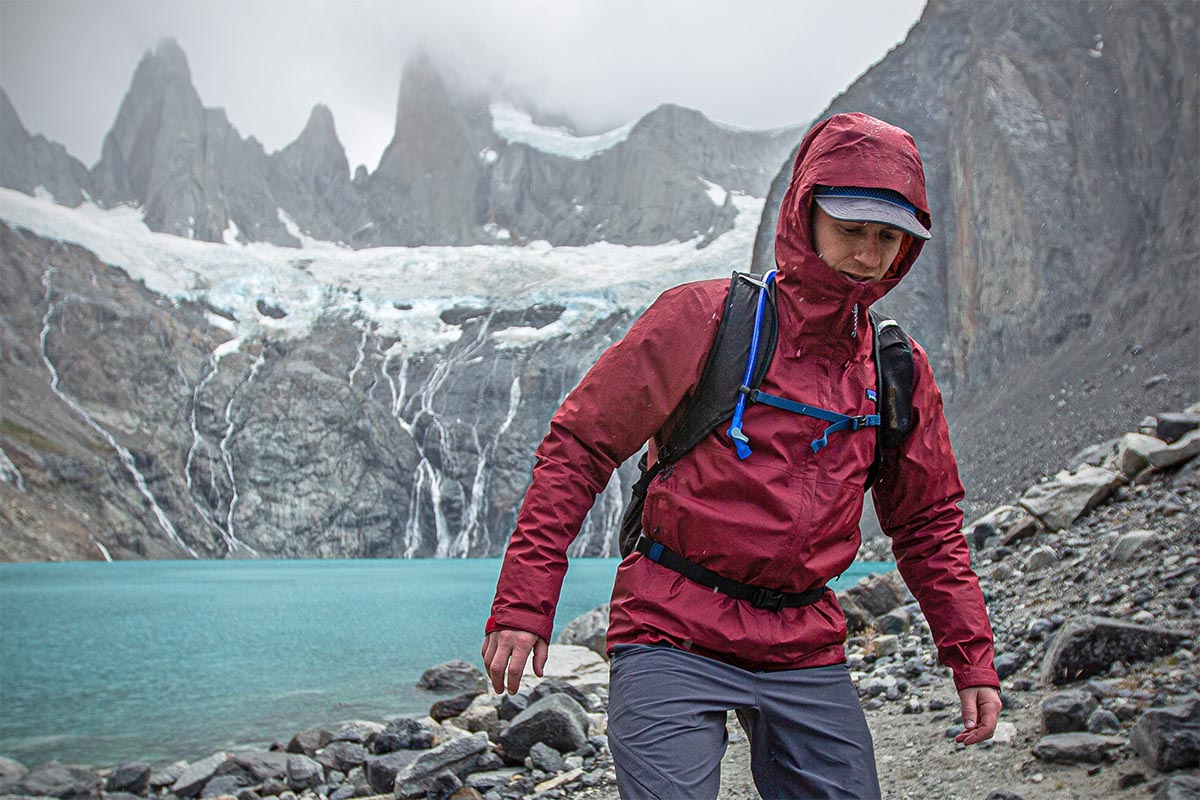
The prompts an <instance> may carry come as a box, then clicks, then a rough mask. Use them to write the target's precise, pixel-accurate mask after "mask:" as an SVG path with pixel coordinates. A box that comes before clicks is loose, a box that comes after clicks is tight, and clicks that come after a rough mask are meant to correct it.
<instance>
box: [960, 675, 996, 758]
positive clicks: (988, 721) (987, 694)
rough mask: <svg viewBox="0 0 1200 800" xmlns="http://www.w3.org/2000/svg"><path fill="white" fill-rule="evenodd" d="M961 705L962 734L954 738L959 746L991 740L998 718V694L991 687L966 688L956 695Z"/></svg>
mask: <svg viewBox="0 0 1200 800" xmlns="http://www.w3.org/2000/svg"><path fill="white" fill-rule="evenodd" d="M958 699H959V701H960V702H961V703H962V721H963V729H964V730H963V732H962V733H960V734H959V735H958V736H955V737H954V741H956V742H958V743H959V744H966V745H971V744H978V743H980V742H982V741H986V740H987V739H990V738H992V734H993V733H995V732H996V722H997V720H998V719H999V718H1000V708H1001V706H1002V705H1003V704H1002V703H1001V702H1000V692H998V691H996V690H995V689H993V688H992V687H991V686H968V687H967V688H966V689H963V690H962V691H960V692H959V693H958Z"/></svg>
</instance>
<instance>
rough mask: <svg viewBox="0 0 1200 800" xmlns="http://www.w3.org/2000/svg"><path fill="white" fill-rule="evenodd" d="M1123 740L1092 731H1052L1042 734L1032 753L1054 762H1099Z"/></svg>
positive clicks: (1118, 746) (1110, 756) (1123, 742)
mask: <svg viewBox="0 0 1200 800" xmlns="http://www.w3.org/2000/svg"><path fill="white" fill-rule="evenodd" d="M1124 744H1125V740H1124V739H1122V738H1120V737H1117V736H1098V735H1096V734H1094V733H1054V734H1050V735H1048V736H1043V737H1042V739H1041V741H1039V742H1038V743H1037V744H1036V745H1034V747H1033V755H1034V757H1035V758H1040V759H1041V760H1043V761H1048V762H1050V763H1054V764H1078V763H1089V764H1099V763H1100V762H1101V761H1104V760H1108V759H1111V758H1112V757H1113V756H1114V755H1115V754H1116V752H1117V751H1118V750H1120V748H1121V747H1123V746H1124Z"/></svg>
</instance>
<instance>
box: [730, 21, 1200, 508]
mask: <svg viewBox="0 0 1200 800" xmlns="http://www.w3.org/2000/svg"><path fill="white" fill-rule="evenodd" d="M1197 22H1198V21H1197V15H1196V12H1195V6H1194V4H1189V3H1187V2H1176V1H1175V0H1167V2H1152V3H1138V4H1132V5H1131V4H1121V3H1116V4H1112V3H1059V2H1055V0H1034V1H1032V2H1031V1H1027V0H1008V1H1006V2H994V3H986V4H979V3H975V2H971V0H931V2H929V3H928V4H927V5H926V7H925V11H924V13H923V14H922V17H921V19H920V21H918V22H917V24H916V25H915V26H914V27H913V28H912V29H911V30H910V31H909V34H908V37H907V39H906V40H905V41H904V42H903V43H902V44H900V45H899V46H897V47H896V48H895V49H893V50H892V51H891V52H890V53H889V54H888V55H887V57H886V58H884V59H883V60H881V61H880V62H879V63H878V64H876V65H875V66H874V67H872V68H871V69H870V70H869V71H868V72H867V73H866V74H864V75H863V76H862V77H861V78H859V80H858V81H856V82H855V83H854V84H853V85H851V86H850V87H849V88H848V89H847V90H846V91H845V92H844V93H843V94H842V95H840V96H839V97H837V98H836V99H834V101H833V102H832V103H831V104H830V106H829V107H828V108H827V109H826V110H825V111H824V112H823V113H822V114H821V115H820V116H821V117H826V116H828V115H831V114H834V113H837V112H843V111H863V112H867V113H870V114H874V115H876V116H879V117H881V118H883V119H886V120H888V121H889V122H892V123H895V124H897V125H900V126H901V127H903V128H905V129H906V130H908V131H910V132H911V133H912V134H913V136H914V138H915V140H916V142H917V145H918V147H919V148H920V149H921V153H922V157H923V161H924V164H925V168H926V173H927V177H928V190H929V199H930V204H931V207H932V214H933V222H934V226H933V239H932V241H930V242H929V243H928V244H926V246H925V248H924V250H923V252H922V255H921V259H920V261H918V263H917V266H916V268H915V269H914V271H913V273H912V274H911V275H909V276H908V277H907V278H906V280H905V281H904V283H903V284H901V286H900V287H899V288H898V289H897V290H896V291H895V292H893V293H892V294H890V295H889V296H888V297H887V298H886V299H885V301H884V302H883V304H882V305H883V306H885V307H886V309H887V311H888V312H889V313H890V314H891V315H892V316H894V317H895V318H896V319H897V320H899V321H900V322H901V323H902V324H903V325H904V326H905V329H906V330H907V331H908V332H909V333H910V334H912V335H913V336H914V337H915V338H916V339H917V340H918V341H919V342H920V343H921V344H922V345H923V346H924V347H925V348H926V349H927V350H928V352H929V354H930V357H931V360H932V362H933V364H934V368H935V371H936V372H937V374H938V378H939V382H940V384H941V386H942V389H943V391H945V392H946V394H947V396H948V413H949V415H950V418H951V423H952V434H953V435H954V440H955V449H956V450H957V451H958V454H959V463H960V464H961V465H962V466H963V471H964V480H965V482H966V484H967V487H968V496H969V497H970V498H972V501H974V502H980V503H985V504H987V505H994V504H995V503H996V502H998V501H1000V500H1001V499H1002V498H1003V497H1007V496H1008V495H1009V494H1011V492H1012V491H1013V490H1015V489H1017V488H1019V487H1022V486H1026V485H1028V484H1029V483H1030V482H1032V479H1033V478H1035V477H1036V476H1037V475H1039V474H1044V473H1046V472H1053V471H1055V470H1057V469H1058V468H1059V466H1061V464H1060V463H1056V460H1057V459H1061V458H1062V454H1063V453H1064V452H1066V451H1069V450H1071V449H1073V448H1077V447H1078V446H1079V445H1080V444H1082V443H1085V442H1093V441H1096V440H1098V439H1100V438H1102V437H1104V436H1109V435H1112V433H1113V432H1114V431H1120V430H1129V429H1131V428H1132V426H1133V423H1135V422H1136V417H1132V416H1131V415H1132V414H1134V413H1138V411H1137V410H1138V409H1141V408H1144V407H1145V405H1144V403H1143V402H1141V398H1144V397H1146V394H1147V393H1149V394H1150V395H1152V396H1153V399H1152V401H1151V404H1156V403H1157V404H1159V405H1161V406H1162V407H1164V408H1172V407H1174V408H1178V407H1180V406H1182V405H1184V404H1185V403H1187V402H1191V398H1189V397H1187V396H1186V395H1187V391H1186V390H1184V388H1183V387H1177V388H1172V387H1171V386H1170V385H1167V384H1163V383H1151V382H1150V379H1151V378H1152V377H1154V376H1156V375H1158V374H1163V373H1166V374H1171V375H1173V376H1174V375H1175V373H1174V369H1175V366H1176V365H1177V366H1178V367H1179V368H1181V369H1183V370H1184V374H1183V375H1181V376H1179V378H1178V379H1179V380H1182V381H1183V382H1184V384H1185V385H1186V386H1187V387H1195V386H1196V385H1197V383H1198V381H1200V374H1198V372H1197V367H1196V359H1195V357H1194V354H1195V352H1196V351H1197V349H1200V327H1198V326H1197V325H1196V314H1195V309H1196V308H1197V307H1200V284H1197V282H1196V281H1195V279H1194V267H1193V266H1192V265H1194V252H1195V241H1196V236H1197V215H1196V213H1195V210H1196V209H1197V208H1198V207H1200V188H1198V187H1200V184H1198V183H1197V181H1195V179H1194V178H1195V168H1194V164H1196V163H1197V160H1198V158H1200V133H1198V131H1197V113H1198V112H1197V104H1198V102H1200V100H1198V98H1200V92H1198V91H1197V78H1196V73H1195V69H1194V68H1191V67H1188V66H1187V64H1188V63H1189V59H1192V55H1191V54H1192V53H1193V52H1194V49H1195V41H1196V36H1197V27H1198V26H1197ZM1150 53H1153V54H1154V55H1153V57H1152V58H1148V57H1146V54H1150ZM790 173H791V164H790V160H789V161H788V162H787V163H786V164H785V165H783V168H782V169H781V171H780V172H779V173H778V175H777V177H776V180H775V184H774V185H773V187H772V190H771V194H770V196H769V198H768V202H767V205H766V207H765V208H764V210H763V217H762V224H761V226H760V230H759V238H758V242H757V244H756V247H755V258H754V264H755V267H756V268H765V267H768V266H771V265H773V263H774V259H773V252H774V250H773V247H774V244H773V243H774V233H775V223H776V220H777V218H778V209H779V203H780V201H781V200H782V196H783V192H784V190H785V189H786V185H787V182H788V180H789V179H790ZM1152 361H1153V362H1157V364H1152V363H1151V362H1152ZM1117 370H1119V371H1120V374H1119V375H1116V376H1114V371H1117ZM1185 376H1186V377H1185ZM1174 380H1176V378H1175V377H1173V378H1172V381H1174ZM1147 383H1150V385H1149V386H1148V387H1144V385H1145V384H1147ZM1052 395H1053V396H1052ZM1048 397H1049V398H1050V400H1049V401H1048V400H1047V398H1048ZM1122 409H1126V410H1125V411H1122ZM1047 429H1053V431H1054V433H1053V434H1051V435H1049V436H1047V435H1044V434H1045V431H1046V430H1047ZM1014 464H1019V465H1021V467H1020V468H1019V469H1018V470H1017V471H1014V470H1013V469H1012V468H1011V465H1014ZM998 465H1004V466H999V467H998ZM985 507H986V506H985Z"/></svg>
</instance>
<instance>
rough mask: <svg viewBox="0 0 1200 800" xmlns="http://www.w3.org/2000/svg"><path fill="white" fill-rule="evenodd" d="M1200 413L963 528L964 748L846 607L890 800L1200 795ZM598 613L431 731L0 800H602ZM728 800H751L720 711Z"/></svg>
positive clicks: (398, 730)
mask: <svg viewBox="0 0 1200 800" xmlns="http://www.w3.org/2000/svg"><path fill="white" fill-rule="evenodd" d="M1198 454H1200V404H1198V405H1195V406H1192V407H1191V408H1189V409H1188V410H1187V411H1185V412H1183V413H1179V414H1163V415H1159V416H1158V417H1152V418H1147V419H1146V420H1145V421H1144V422H1143V424H1142V425H1141V426H1140V428H1139V430H1138V431H1136V432H1131V433H1130V434H1127V435H1126V436H1124V437H1122V438H1120V439H1117V440H1113V441H1111V442H1106V443H1103V444H1100V445H1097V446H1095V447H1092V448H1089V449H1088V450H1085V451H1083V452H1082V453H1080V454H1079V455H1078V456H1077V457H1076V458H1074V459H1072V464H1073V466H1072V468H1071V469H1068V470H1063V471H1062V472H1060V473H1058V474H1056V475H1054V476H1049V477H1047V478H1046V479H1044V480H1043V481H1041V482H1039V483H1038V484H1037V485H1035V486H1032V487H1030V488H1029V489H1028V491H1026V492H1025V493H1024V494H1023V495H1022V496H1021V497H1020V498H1019V499H1018V500H1017V501H1015V502H1014V503H1013V504H1012V505H1008V506H1001V507H999V508H997V509H994V510H993V511H991V512H989V513H988V514H986V515H984V516H983V517H981V518H979V519H977V520H975V521H974V522H972V523H971V524H970V525H968V526H967V528H966V529H965V534H966V535H967V536H968V539H969V541H970V543H971V546H972V548H973V551H974V562H975V567H976V570H977V572H978V573H979V575H980V580H981V583H982V585H983V587H984V591H985V595H986V596H987V598H988V605H989V609H990V613H991V618H992V623H993V627H994V629H995V633H996V644H997V658H996V666H997V670H998V671H999V673H1000V676H1001V679H1002V683H1003V696H1004V700H1005V710H1004V713H1003V714H1002V716H1001V723H1000V726H999V728H998V729H997V732H996V736H995V738H994V739H993V740H992V741H990V742H987V743H984V744H983V745H981V746H978V747H973V748H963V747H961V746H959V745H956V744H955V743H954V741H953V738H952V737H953V734H954V733H955V732H957V731H958V730H959V729H960V725H959V721H958V706H957V698H956V695H955V693H954V690H953V686H952V684H951V682H950V679H949V676H948V674H947V673H946V670H944V669H942V668H940V667H938V666H937V664H936V654H935V650H934V647H933V643H932V640H931V637H930V635H929V630H928V628H927V627H926V625H925V623H924V620H923V618H922V616H921V613H920V610H919V608H918V607H917V606H916V605H915V603H914V602H913V600H912V597H911V595H910V594H909V593H908V592H907V590H906V589H905V587H904V586H903V584H902V583H901V582H900V581H899V579H898V577H897V576H896V574H895V573H890V574H885V575H875V576H871V577H870V578H866V579H864V580H863V581H861V582H860V583H859V584H858V585H857V586H855V587H853V588H851V589H849V590H847V591H846V592H843V593H840V594H839V601H840V602H841V603H842V605H843V608H844V609H845V610H846V613H847V623H848V626H849V628H850V630H851V634H852V636H851V638H850V640H849V642H848V646H847V658H848V663H849V666H850V668H851V671H852V673H853V676H854V678H855V681H856V683H857V685H858V688H859V694H860V696H861V697H862V700H863V704H864V708H865V710H866V713H867V717H868V721H869V723H870V725H871V728H872V731H873V734H874V736H875V743H876V758H877V761H878V763H879V771H880V778H881V782H882V785H883V790H884V797H885V798H894V799H895V800H900V799H901V798H921V799H922V800H938V799H939V798H944V799H945V800H958V799H959V798H987V800H1039V799H1040V798H1065V799H1074V798H1078V800H1084V799H1085V798H1086V799H1087V800H1095V798H1109V797H1114V798H1123V797H1131V798H1147V797H1150V798H1155V799H1156V800H1180V799H1181V798H1200V659H1198V658H1197V648H1198V647H1200V638H1197V637H1198V635H1200V458H1197V455H1198ZM606 620H607V609H606V608H604V607H602V608H600V609H596V610H595V611H592V612H589V613H588V614H585V615H584V616H582V617H580V618H579V619H577V620H575V621H574V622H573V623H572V624H571V625H570V626H568V628H567V629H566V630H565V631H564V632H563V635H562V636H561V637H560V640H559V642H558V643H556V644H554V645H552V650H551V656H550V659H549V662H548V665H547V675H546V676H545V679H538V678H536V677H534V676H533V675H532V674H527V675H526V676H525V678H524V680H523V682H522V690H521V692H520V694H518V695H516V696H503V697H500V696H496V695H494V694H492V693H491V692H489V691H488V689H487V685H486V682H485V680H484V678H483V675H482V673H481V672H480V671H479V670H478V669H477V668H475V667H473V666H471V665H468V664H465V663H463V662H451V663H449V664H444V665H440V666H438V667H435V668H432V669H430V670H429V671H428V672H427V673H426V674H425V675H424V676H423V677H422V680H421V683H420V684H418V685H419V686H421V687H422V688H425V689H428V690H430V691H432V692H437V693H441V694H444V695H448V696H447V697H446V699H443V700H439V701H438V702H436V703H434V704H433V706H432V707H431V709H430V713H429V715H428V716H426V717H424V718H401V719H396V720H391V721H387V722H370V721H352V722H347V723H343V724H338V725H331V726H329V727H328V728H326V729H319V730H311V731H304V732H301V733H297V734H296V735H295V736H293V737H292V738H291V739H290V740H289V741H287V742H279V743H277V744H275V745H273V746H272V748H271V749H270V750H269V751H264V752H218V753H214V754H213V755H211V756H209V757H208V758H205V759H202V760H200V761H197V762H194V763H187V762H178V763H176V764H172V765H169V766H166V767H163V768H160V769H154V768H152V767H151V765H149V764H146V763H141V762H129V763H123V764H119V765H117V766H115V767H113V768H111V769H104V770H97V769H93V768H85V767H78V766H63V765H59V764H57V763H54V762H51V763H49V764H44V765H41V766H39V767H36V768H34V769H32V770H26V768H25V767H24V766H22V765H20V764H17V763H16V762H13V761H11V760H8V759H0V796H3V797H61V798H81V797H89V798H106V799H107V800H135V798H141V797H156V798H161V800H175V798H178V799H179V800H191V799H192V798H202V799H205V798H235V799H236V800H266V798H273V797H274V798H279V800H318V799H320V800H351V798H357V797H388V798H392V797H394V798H397V800H403V799H404V798H418V797H427V798H430V799H431V800H447V798H453V800H470V799H472V798H476V799H482V800H516V798H525V797H537V798H546V799H547V800H557V799H558V798H583V799H584V800H612V799H613V798H616V796H617V793H616V788H615V783H614V773H613V768H612V759H611V756H610V754H609V751H608V747H607V739H606V737H605V724H606V717H605V713H604V711H605V708H606V704H607V698H608V691H607V687H608V668H607V664H606V663H605V661H604V659H603V657H602V656H601V655H600V654H599V653H598V652H597V651H602V649H603V629H604V626H605V624H606ZM729 730H730V748H729V751H728V753H727V755H726V758H725V761H724V763H723V782H722V790H721V797H722V798H724V799H725V800H743V799H744V798H754V797H757V796H758V795H757V792H756V791H755V790H754V787H753V782H752V780H751V778H750V772H749V767H748V749H747V747H746V742H745V738H744V735H743V734H742V733H741V731H740V729H739V728H738V726H737V723H736V721H735V720H734V718H733V717H732V716H731V718H730V726H729Z"/></svg>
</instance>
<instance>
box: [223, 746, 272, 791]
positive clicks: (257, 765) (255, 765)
mask: <svg viewBox="0 0 1200 800" xmlns="http://www.w3.org/2000/svg"><path fill="white" fill-rule="evenodd" d="M289 758H290V756H289V755H288V754H287V753H239V754H238V755H235V756H233V757H232V758H230V759H229V760H228V761H226V762H225V763H224V764H222V765H221V766H219V767H217V770H216V772H215V773H214V775H216V776H218V777H220V776H222V775H237V776H240V777H241V778H242V785H243V786H252V785H254V784H259V783H262V782H263V781H267V780H270V779H272V778H275V779H283V778H285V777H287V765H288V759H289Z"/></svg>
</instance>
